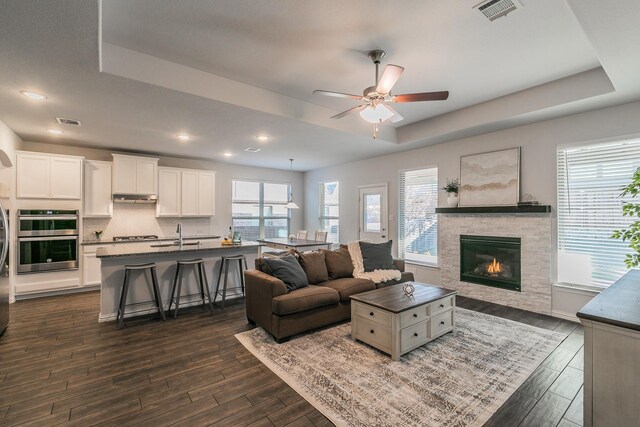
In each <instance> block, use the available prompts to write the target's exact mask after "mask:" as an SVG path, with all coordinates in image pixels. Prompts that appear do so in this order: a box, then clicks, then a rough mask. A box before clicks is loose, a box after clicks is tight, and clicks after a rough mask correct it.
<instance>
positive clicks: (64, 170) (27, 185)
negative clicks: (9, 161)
mask: <svg viewBox="0 0 640 427" xmlns="http://www.w3.org/2000/svg"><path fill="white" fill-rule="evenodd" d="M16 159H17V162H16V163H17V164H16V174H17V179H16V181H17V192H16V193H17V194H16V196H17V197H18V198H20V199H67V200H80V199H81V198H82V161H83V158H82V157H76V156H59V155H54V154H44V153H31V152H25V151H20V152H18V153H17V155H16Z"/></svg>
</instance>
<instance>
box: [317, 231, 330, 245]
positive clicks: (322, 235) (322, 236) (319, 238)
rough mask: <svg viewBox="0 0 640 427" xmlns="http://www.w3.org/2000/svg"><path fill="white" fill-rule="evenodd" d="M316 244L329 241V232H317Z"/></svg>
mask: <svg viewBox="0 0 640 427" xmlns="http://www.w3.org/2000/svg"><path fill="white" fill-rule="evenodd" d="M315 241H316V242H323V243H324V242H326V241H327V232H326V231H320V230H318V231H316V238H315Z"/></svg>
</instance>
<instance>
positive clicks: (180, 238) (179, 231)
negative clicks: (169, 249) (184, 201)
mask: <svg viewBox="0 0 640 427" xmlns="http://www.w3.org/2000/svg"><path fill="white" fill-rule="evenodd" d="M176 233H178V243H179V244H180V246H182V223H181V222H179V223H178V228H176Z"/></svg>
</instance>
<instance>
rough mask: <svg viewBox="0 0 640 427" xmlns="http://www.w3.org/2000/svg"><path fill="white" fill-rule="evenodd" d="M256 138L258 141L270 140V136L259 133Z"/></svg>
mask: <svg viewBox="0 0 640 427" xmlns="http://www.w3.org/2000/svg"><path fill="white" fill-rule="evenodd" d="M256 139H257V140H258V141H263V142H264V141H268V140H269V137H268V136H267V135H258V136H256Z"/></svg>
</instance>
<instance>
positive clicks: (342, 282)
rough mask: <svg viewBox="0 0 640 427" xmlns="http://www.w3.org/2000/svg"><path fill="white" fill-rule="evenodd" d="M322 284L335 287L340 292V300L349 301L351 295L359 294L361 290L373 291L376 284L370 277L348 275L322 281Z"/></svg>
mask: <svg viewBox="0 0 640 427" xmlns="http://www.w3.org/2000/svg"><path fill="white" fill-rule="evenodd" d="M320 286H324V287H326V288H331V289H334V290H336V291H337V292H338V294H340V301H342V302H349V301H350V298H349V296H351V295H355V294H359V293H360V292H366V291H372V290H374V289H375V288H376V285H375V284H374V283H373V282H372V281H371V280H368V279H355V278H353V277H350V278H349V277H347V278H342V279H335V280H329V281H328V282H324V283H320Z"/></svg>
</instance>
